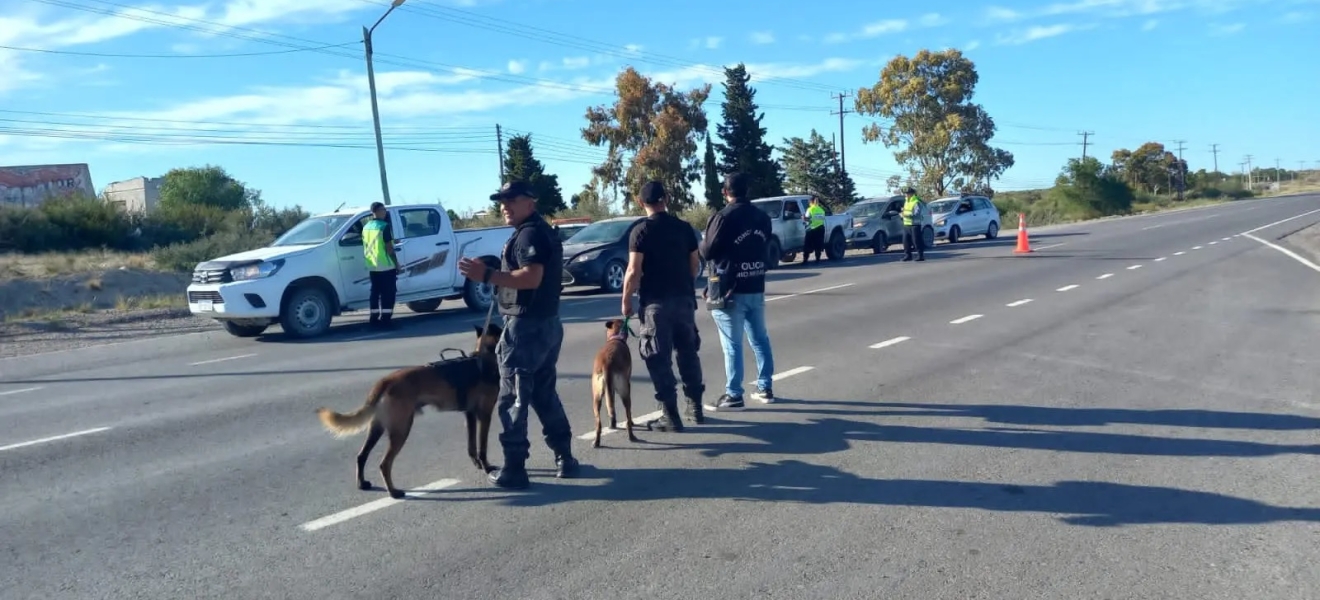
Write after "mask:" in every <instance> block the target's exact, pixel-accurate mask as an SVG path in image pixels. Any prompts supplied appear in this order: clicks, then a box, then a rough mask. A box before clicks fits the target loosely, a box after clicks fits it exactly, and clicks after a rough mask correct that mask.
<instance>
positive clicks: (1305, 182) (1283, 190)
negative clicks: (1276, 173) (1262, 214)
mask: <svg viewBox="0 0 1320 600" xmlns="http://www.w3.org/2000/svg"><path fill="white" fill-rule="evenodd" d="M1316 192H1320V180H1313V179H1301V180H1296V181H1281V182H1279V189H1278V190H1277V191H1275V190H1265V191H1263V192H1261V197H1263V198H1268V197H1271V196H1286V195H1288V194H1308V193H1316Z"/></svg>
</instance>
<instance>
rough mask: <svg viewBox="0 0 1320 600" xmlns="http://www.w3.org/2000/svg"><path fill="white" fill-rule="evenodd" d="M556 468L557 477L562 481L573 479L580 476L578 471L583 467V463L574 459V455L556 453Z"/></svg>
mask: <svg viewBox="0 0 1320 600" xmlns="http://www.w3.org/2000/svg"><path fill="white" fill-rule="evenodd" d="M555 467H556V469H557V470H556V471H555V477H558V478H560V479H572V478H574V477H577V476H578V471H579V470H580V468H581V467H582V463H579V462H578V459H576V458H573V454H572V453H569V452H563V453H559V452H556V453H555Z"/></svg>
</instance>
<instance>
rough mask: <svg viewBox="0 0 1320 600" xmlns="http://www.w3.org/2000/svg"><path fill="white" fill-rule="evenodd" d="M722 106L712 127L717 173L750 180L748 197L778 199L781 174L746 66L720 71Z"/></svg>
mask: <svg viewBox="0 0 1320 600" xmlns="http://www.w3.org/2000/svg"><path fill="white" fill-rule="evenodd" d="M724 79H725V81H724V103H723V104H721V105H720V108H721V113H722V115H721V116H722V120H721V122H720V123H719V124H718V125H716V130H717V131H718V132H719V135H720V139H721V140H722V142H721V143H720V144H718V145H717V146H716V148H717V149H718V150H719V153H720V172H721V173H723V174H726V175H727V174H729V173H733V172H740V173H744V174H746V175H747V176H748V177H749V178H750V179H751V181H750V184H749V185H748V188H747V193H748V196H749V197H751V198H767V197H773V196H781V195H783V193H784V186H783V178H784V174H783V172H782V170H781V169H780V166H779V163H778V162H777V161H775V159H774V157H772V156H771V154H772V153H773V152H774V147H772V146H771V145H769V144H767V143H765V132H766V129H765V127H762V126H761V120H762V119H764V118H765V113H763V112H760V111H759V110H758V107H757V106H756V89H755V88H753V87H751V86H750V85H748V83H750V82H751V80H752V77H751V75H749V74H748V73H747V67H745V66H744V65H743V64H742V63H738V65H737V66H734V67H725V69H724Z"/></svg>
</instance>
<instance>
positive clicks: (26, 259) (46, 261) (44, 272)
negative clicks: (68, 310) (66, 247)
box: [0, 250, 156, 289]
mask: <svg viewBox="0 0 1320 600" xmlns="http://www.w3.org/2000/svg"><path fill="white" fill-rule="evenodd" d="M121 267H122V268H127V269H142V270H155V269H156V265H155V263H154V262H153V261H152V260H151V256H150V255H149V254H146V253H132V252H113V251H108V250H91V251H86V252H49V253H45V254H0V279H17V278H32V279H44V278H49V277H58V276H60V275H72V274H76V273H92V272H99V271H106V270H109V269H118V268H121ZM92 283H93V281H89V282H88V286H89V288H90V289H97V288H91V287H90V286H91V285H92Z"/></svg>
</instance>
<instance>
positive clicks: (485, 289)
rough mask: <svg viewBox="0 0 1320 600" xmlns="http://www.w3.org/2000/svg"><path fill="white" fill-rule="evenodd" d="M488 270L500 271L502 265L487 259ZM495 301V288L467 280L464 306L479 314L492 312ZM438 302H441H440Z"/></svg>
mask: <svg viewBox="0 0 1320 600" xmlns="http://www.w3.org/2000/svg"><path fill="white" fill-rule="evenodd" d="M485 262H486V268H487V269H494V270H496V271H498V270H500V264H499V263H498V262H495V261H494V260H492V259H489V258H487V259H485ZM494 301H495V286H493V285H490V284H488V283H478V282H476V281H472V280H471V279H469V280H467V281H466V282H465V283H464V284H463V304H466V305H467V307H468V308H469V309H472V310H474V311H477V312H485V311H487V310H490V305H491V303H492V302H494ZM436 302H439V301H438V300H437V301H436Z"/></svg>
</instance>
